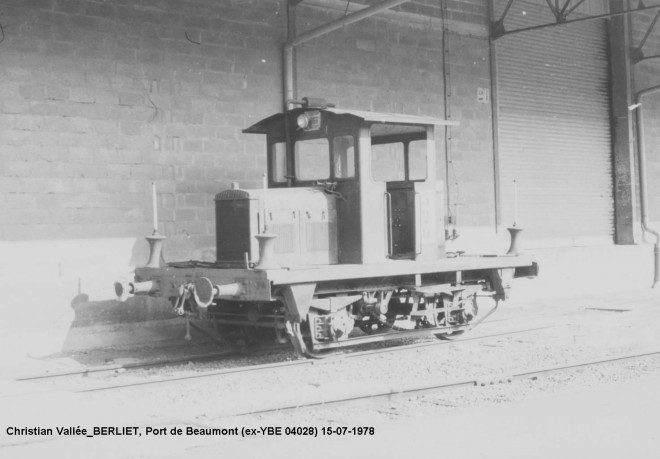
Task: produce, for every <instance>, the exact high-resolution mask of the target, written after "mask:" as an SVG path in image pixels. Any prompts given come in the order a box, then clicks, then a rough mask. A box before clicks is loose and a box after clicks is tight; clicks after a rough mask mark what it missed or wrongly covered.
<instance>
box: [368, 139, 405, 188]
mask: <svg viewBox="0 0 660 459" xmlns="http://www.w3.org/2000/svg"><path fill="white" fill-rule="evenodd" d="M404 153H405V151H404V149H403V143H402V142H397V143H384V144H380V145H372V146H371V175H372V177H373V178H374V180H377V181H379V182H398V181H403V180H405V179H406V164H405V155H404Z"/></svg>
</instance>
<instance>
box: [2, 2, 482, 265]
mask: <svg viewBox="0 0 660 459" xmlns="http://www.w3.org/2000/svg"><path fill="white" fill-rule="evenodd" d="M365 3H366V2H351V4H350V5H349V7H350V10H351V11H352V10H354V9H358V8H362V7H364V4H365ZM371 3H374V2H371ZM319 4H322V5H323V6H319ZM284 5H285V3H284V1H283V0H265V1H264V0H262V1H257V0H253V1H247V2H246V1H238V0H233V1H223V2H216V1H210V0H194V1H188V2H178V1H172V0H160V1H158V0H156V1H150V2H147V3H144V2H138V1H129V0H125V1H120V2H110V1H91V0H35V1H30V2H26V1H19V0H7V1H5V2H3V3H2V5H0V21H1V23H2V25H3V29H4V33H5V39H4V41H3V42H2V43H0V148H2V152H3V154H2V159H1V162H0V176H2V182H1V183H0V209H1V210H2V214H3V219H2V223H0V239H4V240H34V239H53V238H64V239H75V238H101V237H131V236H136V237H137V236H141V235H144V234H147V233H148V232H149V231H150V230H151V227H152V223H151V220H152V211H151V205H152V204H151V182H152V181H153V182H155V183H156V185H157V188H158V197H159V209H158V216H159V229H160V231H161V232H162V233H164V234H165V235H167V236H168V237H175V238H176V237H184V238H188V239H190V241H192V242H191V244H192V245H193V246H195V247H212V246H213V244H214V242H213V236H212V235H213V224H214V222H213V195H214V194H215V193H216V192H217V191H219V190H222V189H224V188H226V187H227V186H228V185H229V182H231V181H232V180H238V181H239V182H241V184H243V185H244V186H255V185H257V184H258V182H259V177H260V175H261V173H262V172H263V170H264V167H265V161H264V160H265V158H264V153H263V139H262V138H260V136H248V135H244V134H242V133H241V129H242V128H244V127H246V126H248V125H250V124H251V123H252V122H253V121H255V120H257V119H260V118H261V117H264V116H267V115H269V114H271V113H273V112H275V111H278V110H279V109H280V99H281V81H280V80H281V65H280V44H281V42H282V41H283V39H284V36H285V17H284V16H285V13H284ZM345 7H346V2H344V1H336V2H333V1H328V0H324V1H323V2H319V1H316V2H315V1H313V0H311V1H309V2H305V3H303V4H302V5H301V7H300V8H299V13H298V25H299V27H298V28H299V30H301V31H302V30H305V29H307V28H310V27H315V26H317V25H320V24H321V23H324V22H326V21H329V20H332V19H335V18H337V17H340V16H341V15H342V14H343V13H344V12H345V11H346V10H345ZM448 7H449V10H448V16H447V18H446V19H447V22H448V28H449V35H448V43H447V44H448V51H449V54H448V55H449V70H450V72H451V78H450V87H449V89H448V90H449V93H450V98H451V106H452V109H451V114H452V117H453V118H455V119H459V120H460V121H461V122H462V123H463V124H462V126H461V128H459V129H457V130H456V133H455V135H452V140H451V143H450V148H451V153H452V158H453V160H454V161H453V162H452V165H453V169H454V170H453V171H450V172H451V174H450V176H451V177H454V176H455V177H457V178H458V180H459V182H461V185H460V187H461V193H460V196H462V198H460V199H462V201H461V202H458V203H454V204H458V205H460V206H462V211H461V213H462V214H463V215H465V220H464V221H465V223H466V224H470V225H472V224H477V225H481V224H484V225H488V224H489V223H490V222H492V209H489V208H487V206H484V201H483V200H481V199H474V200H470V199H466V198H467V197H468V196H474V195H475V194H480V193H484V192H490V189H492V187H489V186H488V185H485V183H488V181H489V180H490V181H491V182H492V178H489V174H491V175H492V159H491V157H492V154H491V151H492V149H491V145H490V111H489V109H488V107H486V106H476V105H475V103H476V85H480V86H486V87H487V86H488V84H489V83H488V62H487V58H486V57H487V55H486V52H487V51H486V48H485V46H486V41H485V38H484V36H485V25H486V22H485V3H484V2H482V1H481V0H474V1H470V2H451V1H450V2H448ZM349 12H350V11H349ZM298 69H299V71H298V82H299V88H300V89H299V94H301V95H318V96H324V97H327V98H328V99H331V100H334V101H335V102H336V103H337V104H338V105H340V106H344V107H351V108H361V109H365V108H366V109H373V110H387V111H394V112H405V113H419V114H426V115H436V116H444V102H443V101H444V87H443V73H442V71H443V67H442V19H441V8H440V7H439V3H438V2H432V1H427V2H415V3H410V4H407V5H404V6H402V7H399V8H398V9H397V11H396V12H387V13H384V14H382V15H380V16H379V17H378V18H373V19H369V20H367V21H364V22H362V23H360V24H357V25H353V26H350V27H347V28H345V29H343V30H340V31H337V32H334V33H332V34H330V35H327V36H326V37H323V38H320V39H316V40H315V41H314V42H310V43H309V44H306V45H304V46H301V47H300V49H299V52H298ZM475 133H478V135H476V136H475V135H474V134H475ZM439 143H440V144H442V142H439ZM441 163H443V162H442V161H441ZM468 165H469V168H468ZM482 166H483V167H482ZM468 170H469V171H470V173H468ZM474 170H478V171H479V172H478V173H477V174H474V173H473V171H474ZM443 175H444V174H443ZM452 186H453V187H455V184H454V183H453V179H452ZM457 195H458V193H457V192H456V191H454V192H453V193H450V197H451V196H457ZM455 199H456V198H455ZM173 255H174V256H175V257H176V256H177V255H178V256H180V257H186V256H187V255H188V254H186V253H181V254H173Z"/></svg>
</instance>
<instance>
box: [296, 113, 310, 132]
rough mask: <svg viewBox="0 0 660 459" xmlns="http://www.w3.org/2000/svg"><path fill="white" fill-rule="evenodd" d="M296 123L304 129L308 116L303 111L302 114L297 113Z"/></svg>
mask: <svg viewBox="0 0 660 459" xmlns="http://www.w3.org/2000/svg"><path fill="white" fill-rule="evenodd" d="M296 123H297V124H298V127H299V128H300V129H306V128H307V127H308V126H309V117H308V116H307V115H305V114H304V113H303V114H302V115H298V118H296Z"/></svg>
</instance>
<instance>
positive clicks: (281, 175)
mask: <svg viewBox="0 0 660 459" xmlns="http://www.w3.org/2000/svg"><path fill="white" fill-rule="evenodd" d="M272 149H273V153H272V156H271V169H272V177H271V179H272V180H273V182H276V183H284V182H286V146H285V144H284V143H282V142H279V143H274V144H273V146H272Z"/></svg>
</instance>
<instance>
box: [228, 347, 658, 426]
mask: <svg viewBox="0 0 660 459" xmlns="http://www.w3.org/2000/svg"><path fill="white" fill-rule="evenodd" d="M658 355H660V351H653V352H647V353H643V354H635V355H627V356H620V357H613V358H611V359H604V360H596V361H591V362H582V363H577V364H572V365H565V366H561V367H555V368H546V369H542V370H535V371H529V372H524V373H519V374H514V375H512V376H510V377H506V378H499V379H498V380H497V382H500V383H501V382H507V383H508V382H512V381H514V380H518V379H529V378H533V379H537V378H538V377H539V376H542V375H549V374H554V373H561V372H564V371H572V370H578V369H581V368H588V367H594V366H599V365H604V364H608V363H615V362H623V361H629V360H636V359H641V358H645V357H654V356H658ZM495 382H496V381H495V380H493V381H490V382H489V384H488V385H491V384H495ZM485 385H487V384H486V382H484V380H480V379H468V380H465V381H456V382H450V383H443V384H437V385H427V386H417V387H411V388H404V389H392V390H390V391H385V392H378V393H370V394H360V393H355V394H352V395H349V396H347V397H343V398H335V399H329V400H319V401H315V402H311V403H304V404H297V405H286V406H279V407H271V408H265V409H262V410H256V411H250V412H244V413H233V414H227V415H223V416H220V417H219V418H234V417H243V416H252V415H257V414H266V413H272V412H280V411H289V410H293V409H300V408H315V407H319V406H325V405H336V404H342V403H351V402H355V401H373V400H377V399H381V398H386V399H388V400H390V399H392V398H395V397H399V396H411V395H423V394H433V393H437V392H442V391H445V390H453V389H461V388H464V387H475V386H485Z"/></svg>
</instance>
